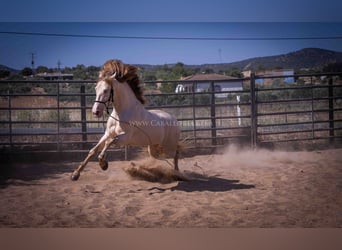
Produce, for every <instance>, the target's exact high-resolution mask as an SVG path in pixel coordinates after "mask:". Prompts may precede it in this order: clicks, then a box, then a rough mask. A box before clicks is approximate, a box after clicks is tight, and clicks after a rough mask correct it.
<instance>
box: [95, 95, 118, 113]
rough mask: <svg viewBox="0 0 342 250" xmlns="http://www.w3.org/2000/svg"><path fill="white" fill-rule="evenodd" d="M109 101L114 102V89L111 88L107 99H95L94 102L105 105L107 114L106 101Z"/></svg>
mask: <svg viewBox="0 0 342 250" xmlns="http://www.w3.org/2000/svg"><path fill="white" fill-rule="evenodd" d="M110 101H111V102H113V103H114V91H113V89H111V90H110V96H109V98H108V100H107V101H100V100H95V101H94V102H98V103H101V104H103V105H104V106H105V107H106V111H107V114H108V115H109V107H108V105H107V103H108V102H110Z"/></svg>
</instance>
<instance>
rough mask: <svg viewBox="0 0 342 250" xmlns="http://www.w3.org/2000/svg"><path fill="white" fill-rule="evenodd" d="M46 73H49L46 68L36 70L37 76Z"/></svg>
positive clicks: (40, 67) (41, 67)
mask: <svg viewBox="0 0 342 250" xmlns="http://www.w3.org/2000/svg"><path fill="white" fill-rule="evenodd" d="M48 71H49V68H48V67H46V66H38V67H37V68H36V73H37V74H41V73H45V72H48Z"/></svg>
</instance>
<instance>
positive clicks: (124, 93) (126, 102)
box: [113, 82, 143, 114]
mask: <svg viewBox="0 0 342 250" xmlns="http://www.w3.org/2000/svg"><path fill="white" fill-rule="evenodd" d="M113 85H114V86H113V87H114V109H115V111H116V113H117V114H123V113H125V112H132V111H133V110H135V109H136V108H137V107H138V106H141V107H142V108H143V105H142V104H141V103H140V102H139V101H138V99H137V98H136V96H135V95H134V93H133V91H132V89H131V88H130V87H129V85H128V84H127V83H120V82H117V83H113Z"/></svg>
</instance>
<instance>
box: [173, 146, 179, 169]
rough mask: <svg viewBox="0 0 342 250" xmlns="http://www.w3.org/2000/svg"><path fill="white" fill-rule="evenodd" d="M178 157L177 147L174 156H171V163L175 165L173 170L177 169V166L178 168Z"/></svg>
mask: <svg viewBox="0 0 342 250" xmlns="http://www.w3.org/2000/svg"><path fill="white" fill-rule="evenodd" d="M178 158H179V150H178V149H177V150H176V154H175V157H174V158H173V165H174V167H175V170H177V171H178V170H179V168H178Z"/></svg>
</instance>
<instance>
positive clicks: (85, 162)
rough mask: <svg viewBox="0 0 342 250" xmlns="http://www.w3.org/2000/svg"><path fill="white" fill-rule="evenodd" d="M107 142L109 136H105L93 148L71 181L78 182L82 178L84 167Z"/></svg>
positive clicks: (73, 174)
mask: <svg viewBox="0 0 342 250" xmlns="http://www.w3.org/2000/svg"><path fill="white" fill-rule="evenodd" d="M106 140H107V136H106V135H104V136H102V138H101V139H100V141H99V142H98V143H97V144H96V146H95V147H93V148H92V149H91V150H90V151H89V153H88V155H87V157H86V158H85V159H84V161H83V162H82V163H81V164H80V165H79V166H78V168H77V169H76V170H75V171H74V172H73V173H72V175H71V180H73V181H77V180H78V178H80V174H81V171H82V170H83V169H84V167H85V166H86V165H87V163H88V162H89V160H90V159H91V158H92V157H93V156H94V155H95V154H96V153H97V152H98V151H99V149H100V148H102V147H103V144H104V142H105V141H106Z"/></svg>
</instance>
